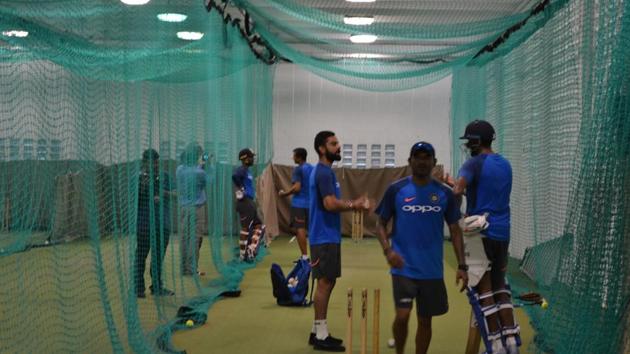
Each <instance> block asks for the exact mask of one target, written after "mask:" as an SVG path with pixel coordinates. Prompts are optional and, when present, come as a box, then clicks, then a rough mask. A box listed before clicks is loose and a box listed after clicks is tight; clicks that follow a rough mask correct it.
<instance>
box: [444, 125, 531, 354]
mask: <svg viewBox="0 0 630 354" xmlns="http://www.w3.org/2000/svg"><path fill="white" fill-rule="evenodd" d="M495 136H496V135H495V131H494V128H493V127H492V125H491V124H490V123H488V122H486V121H483V120H475V121H473V122H471V123H470V124H468V125H467V126H466V130H465V133H464V136H462V137H461V138H460V139H465V140H467V142H466V143H465V144H464V146H465V148H466V149H467V150H468V151H469V152H470V158H469V159H468V160H467V161H466V162H465V163H464V165H463V166H462V167H461V169H460V171H459V175H458V177H457V179H456V180H453V179H452V178H449V177H448V175H447V176H446V178H445V182H446V183H447V184H449V185H450V186H452V187H453V193H454V194H455V195H456V196H462V195H466V216H467V217H466V218H464V219H463V220H462V224H463V225H462V229H463V231H464V244H465V248H466V264H467V265H468V267H469V269H468V278H469V283H468V291H467V295H468V299H469V302H470V304H471V306H472V310H473V314H474V316H475V320H476V322H477V326H478V328H479V331H480V334H481V336H482V338H483V341H484V344H485V346H486V353H508V354H515V353H518V352H519V349H518V347H519V346H520V344H521V343H520V336H519V333H520V328H519V326H518V325H517V324H516V322H515V320H514V314H513V305H512V294H511V291H510V287H509V285H508V284H507V281H506V279H505V273H506V270H507V262H508V246H509V242H510V193H511V190H512V167H511V166H510V163H509V162H508V160H507V159H505V158H504V157H503V156H501V155H499V154H497V153H495V152H494V151H493V150H492V141H493V140H494V139H495Z"/></svg>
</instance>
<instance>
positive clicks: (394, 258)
mask: <svg viewBox="0 0 630 354" xmlns="http://www.w3.org/2000/svg"><path fill="white" fill-rule="evenodd" d="M376 236H377V237H378V242H380V243H381V247H382V248H383V254H384V255H385V258H387V263H388V264H389V265H390V266H391V267H393V268H402V266H403V265H404V264H405V262H404V261H403V259H402V257H401V256H400V255H399V254H398V253H396V252H395V251H394V250H392V246H390V245H389V235H388V233H387V220H385V219H383V218H378V223H377V225H376Z"/></svg>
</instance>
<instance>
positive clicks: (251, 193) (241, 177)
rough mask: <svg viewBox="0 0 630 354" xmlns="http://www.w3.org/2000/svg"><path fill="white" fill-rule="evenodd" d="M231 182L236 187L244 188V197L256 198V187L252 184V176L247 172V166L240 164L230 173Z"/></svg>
mask: <svg viewBox="0 0 630 354" xmlns="http://www.w3.org/2000/svg"><path fill="white" fill-rule="evenodd" d="M232 182H234V185H235V186H236V187H237V188H243V189H245V197H247V198H249V199H256V187H255V186H254V176H252V173H251V172H249V168H247V167H245V166H240V167H239V168H237V169H236V170H235V171H234V174H232Z"/></svg>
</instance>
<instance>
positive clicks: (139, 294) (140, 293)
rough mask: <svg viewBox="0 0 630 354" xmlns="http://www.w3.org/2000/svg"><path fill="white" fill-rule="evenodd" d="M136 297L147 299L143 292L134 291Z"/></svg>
mask: <svg viewBox="0 0 630 354" xmlns="http://www.w3.org/2000/svg"><path fill="white" fill-rule="evenodd" d="M136 297H138V299H144V298H146V297H147V294H145V293H144V291H136Z"/></svg>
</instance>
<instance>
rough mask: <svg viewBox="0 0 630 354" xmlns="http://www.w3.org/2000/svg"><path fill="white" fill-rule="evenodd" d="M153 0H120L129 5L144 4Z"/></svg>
mask: <svg viewBox="0 0 630 354" xmlns="http://www.w3.org/2000/svg"><path fill="white" fill-rule="evenodd" d="M149 1H151V0H120V2H122V3H123V4H127V5H144V4H146V3H148V2H149Z"/></svg>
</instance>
